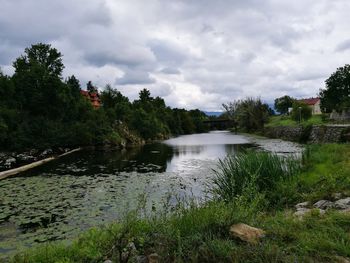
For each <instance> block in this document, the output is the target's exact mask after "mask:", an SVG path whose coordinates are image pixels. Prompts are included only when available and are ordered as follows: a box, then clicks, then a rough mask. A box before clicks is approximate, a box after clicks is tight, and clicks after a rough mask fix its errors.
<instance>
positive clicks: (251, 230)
mask: <svg viewBox="0 0 350 263" xmlns="http://www.w3.org/2000/svg"><path fill="white" fill-rule="evenodd" d="M230 233H231V235H233V236H234V237H237V238H239V239H241V240H243V241H246V242H248V243H251V244H255V243H257V242H258V241H259V239H260V238H262V237H264V236H265V231H264V230H262V229H259V228H255V227H252V226H249V225H246V224H243V223H239V224H235V225H232V226H231V227H230Z"/></svg>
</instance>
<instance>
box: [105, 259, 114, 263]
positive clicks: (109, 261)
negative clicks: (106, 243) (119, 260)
mask: <svg viewBox="0 0 350 263" xmlns="http://www.w3.org/2000/svg"><path fill="white" fill-rule="evenodd" d="M103 263H113V261H112V260H109V259H107V260H105V261H103Z"/></svg>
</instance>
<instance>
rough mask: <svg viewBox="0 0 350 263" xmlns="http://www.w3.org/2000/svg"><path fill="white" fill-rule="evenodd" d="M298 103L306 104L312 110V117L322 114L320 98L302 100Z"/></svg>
mask: <svg viewBox="0 0 350 263" xmlns="http://www.w3.org/2000/svg"><path fill="white" fill-rule="evenodd" d="M300 102H303V103H305V104H307V105H308V106H309V107H310V108H311V109H312V115H317V114H322V112H321V100H320V98H309V99H302V100H300Z"/></svg>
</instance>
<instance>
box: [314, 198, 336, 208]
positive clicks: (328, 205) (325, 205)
mask: <svg viewBox="0 0 350 263" xmlns="http://www.w3.org/2000/svg"><path fill="white" fill-rule="evenodd" d="M314 207H316V208H318V209H328V208H332V207H334V203H333V202H331V201H328V200H320V201H317V202H316V203H314Z"/></svg>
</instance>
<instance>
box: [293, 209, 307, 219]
mask: <svg viewBox="0 0 350 263" xmlns="http://www.w3.org/2000/svg"><path fill="white" fill-rule="evenodd" d="M310 211H311V209H309V208H299V209H298V210H297V211H296V212H295V213H294V215H295V216H297V217H303V216H304V215H305V214H307V213H309V212H310Z"/></svg>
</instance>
